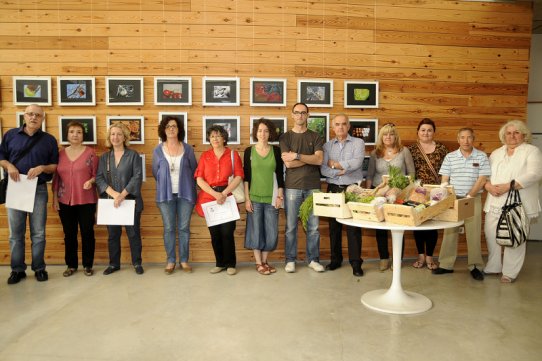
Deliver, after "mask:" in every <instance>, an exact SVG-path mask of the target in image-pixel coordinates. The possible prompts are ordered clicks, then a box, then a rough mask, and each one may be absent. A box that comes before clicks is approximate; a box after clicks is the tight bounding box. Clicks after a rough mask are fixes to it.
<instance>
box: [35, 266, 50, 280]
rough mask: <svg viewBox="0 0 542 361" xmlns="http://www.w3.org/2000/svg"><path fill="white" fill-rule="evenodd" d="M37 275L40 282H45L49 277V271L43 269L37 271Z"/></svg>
mask: <svg viewBox="0 0 542 361" xmlns="http://www.w3.org/2000/svg"><path fill="white" fill-rule="evenodd" d="M35 276H36V279H37V280H38V282H45V281H47V280H48V279H49V275H48V274H47V271H46V270H44V269H42V270H41V271H36V273H35Z"/></svg>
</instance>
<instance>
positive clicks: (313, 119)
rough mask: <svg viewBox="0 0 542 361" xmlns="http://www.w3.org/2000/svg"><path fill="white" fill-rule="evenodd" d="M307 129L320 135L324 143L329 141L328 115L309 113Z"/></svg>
mask: <svg viewBox="0 0 542 361" xmlns="http://www.w3.org/2000/svg"><path fill="white" fill-rule="evenodd" d="M307 128H309V129H310V130H312V131H315V132H316V133H318V134H320V136H321V137H322V139H324V142H327V141H328V140H329V113H309V118H308V119H307Z"/></svg>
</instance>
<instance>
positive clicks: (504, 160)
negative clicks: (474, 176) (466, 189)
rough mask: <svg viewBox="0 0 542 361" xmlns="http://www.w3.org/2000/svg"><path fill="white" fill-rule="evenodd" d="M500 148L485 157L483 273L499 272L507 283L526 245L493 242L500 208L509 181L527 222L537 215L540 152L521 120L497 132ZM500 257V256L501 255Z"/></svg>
mask: <svg viewBox="0 0 542 361" xmlns="http://www.w3.org/2000/svg"><path fill="white" fill-rule="evenodd" d="M499 139H500V140H501V143H502V144H503V146H502V147H500V148H497V149H495V150H494V151H493V152H492V153H491V156H490V157H489V163H490V165H491V177H490V179H489V181H487V182H486V184H485V189H486V190H487V191H488V195H487V198H486V203H485V205H484V212H485V213H486V217H485V224H484V232H485V236H486V243H487V249H488V253H489V254H488V259H487V265H486V267H485V269H484V273H486V274H500V273H502V277H501V282H502V283H511V282H514V281H515V279H516V278H517V276H518V274H519V271H521V268H522V267H523V262H524V261H525V251H526V248H527V244H526V243H523V244H521V245H519V246H518V247H515V248H512V247H504V254H502V247H501V246H500V245H498V244H497V241H496V229H497V223H498V221H499V217H500V215H501V211H502V206H503V205H504V203H505V202H506V198H507V196H508V192H510V186H511V184H510V183H511V181H512V180H514V189H517V190H519V194H520V197H521V201H522V203H523V207H524V208H525V212H526V213H527V217H528V220H527V221H528V222H529V221H532V220H533V218H536V217H538V215H539V214H540V210H541V209H540V201H539V194H538V193H539V190H538V184H539V182H540V179H542V153H541V152H540V149H538V148H537V147H536V146H534V145H532V144H529V143H530V142H531V131H530V130H529V129H528V128H527V126H526V125H525V123H524V122H522V121H521V120H511V121H509V122H507V123H506V124H504V125H503V126H502V127H501V129H500V130H499ZM501 254H502V256H501Z"/></svg>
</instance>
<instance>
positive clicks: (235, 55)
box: [0, 0, 532, 264]
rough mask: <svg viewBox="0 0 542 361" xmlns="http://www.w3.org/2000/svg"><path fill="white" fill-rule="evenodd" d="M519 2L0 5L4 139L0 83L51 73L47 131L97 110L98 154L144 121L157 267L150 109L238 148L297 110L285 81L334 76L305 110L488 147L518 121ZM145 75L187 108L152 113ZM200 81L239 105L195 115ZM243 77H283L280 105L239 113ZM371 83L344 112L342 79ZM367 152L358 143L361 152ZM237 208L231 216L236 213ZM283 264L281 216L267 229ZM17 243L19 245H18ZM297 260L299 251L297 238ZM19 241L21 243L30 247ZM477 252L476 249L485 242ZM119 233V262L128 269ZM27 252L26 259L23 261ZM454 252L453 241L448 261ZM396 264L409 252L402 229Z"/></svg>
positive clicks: (245, 256)
mask: <svg viewBox="0 0 542 361" xmlns="http://www.w3.org/2000/svg"><path fill="white" fill-rule="evenodd" d="M531 7H532V4H531V2H530V1H516V2H514V3H489V2H466V1H442V0H426V1H423V2H420V1H404V2H398V1H394V0H378V1H377V0H358V1H355V0H348V1H347V0H326V1H287V0H281V1H277V0H254V1H253V0H201V1H200V0H198V1H190V0H150V1H136V0H123V1H120V0H119V1H116V0H81V1H77V2H59V1H58V0H31V1H22V2H21V1H3V2H2V3H1V4H0V49H1V51H0V87H1V94H0V101H1V107H0V118H1V122H2V130H3V131H4V132H5V131H7V130H8V129H10V128H12V127H14V126H15V114H16V112H17V111H22V110H23V109H24V108H23V107H16V106H14V105H13V101H12V99H13V92H12V76H28V75H32V76H38V75H41V76H51V77H52V85H53V105H52V106H51V107H46V113H47V118H46V126H47V130H48V131H49V132H50V133H52V134H53V135H55V136H58V116H60V115H95V116H96V117H97V133H98V139H99V140H98V142H99V145H98V146H97V150H98V153H102V152H103V151H104V147H103V141H104V136H105V133H106V125H105V123H106V116H108V115H143V116H144V117H145V144H144V145H134V146H133V148H134V149H136V150H137V151H139V152H141V153H145V154H146V155H147V157H146V159H147V165H146V171H147V182H146V183H144V190H143V193H144V198H145V211H144V213H143V219H142V224H143V226H142V236H143V245H144V247H143V252H144V255H143V259H144V261H145V262H163V261H164V260H165V252H164V250H163V240H162V221H161V217H160V214H159V212H158V209H157V208H156V205H155V204H154V187H155V183H154V180H153V179H152V176H151V169H150V162H151V157H152V151H153V148H154V147H155V146H156V145H157V139H158V136H157V119H158V112H160V111H186V112H188V125H189V129H188V140H189V143H190V144H192V145H193V146H194V147H195V149H196V152H197V156H198V157H199V155H200V154H201V152H202V151H204V150H205V149H207V147H208V146H206V145H203V144H202V126H201V124H202V117H203V116H204V115H240V116H241V145H238V146H235V145H234V146H232V147H233V148H235V149H237V150H239V151H241V152H242V151H243V150H244V149H245V148H246V147H247V146H248V145H249V140H250V139H249V132H250V130H249V125H248V124H249V119H250V116H263V115H270V116H288V123H289V127H290V126H291V119H290V117H289V114H290V107H291V105H292V104H293V103H294V102H295V101H296V97H297V80H298V79H303V78H325V79H333V81H334V88H335V91H334V107H333V108H314V109H312V110H313V111H314V112H325V113H328V112H329V113H331V114H335V113H340V112H345V113H347V114H349V115H350V116H355V117H362V118H378V119H379V121H380V122H381V124H383V123H385V122H389V121H391V122H394V123H395V124H397V126H398V128H399V131H400V133H401V137H402V138H403V140H404V141H405V143H407V144H408V143H411V142H413V141H414V140H415V139H416V125H417V123H418V122H419V120H420V119H421V118H423V117H430V118H433V119H434V120H435V121H436V123H437V128H438V129H437V133H436V138H437V139H438V140H441V141H444V142H445V143H446V144H447V145H449V146H450V148H451V149H453V148H455V135H456V132H457V130H458V129H459V128H460V127H463V126H470V127H473V128H474V129H475V130H476V131H477V134H476V135H477V137H476V147H478V148H480V149H482V150H484V151H486V152H488V153H489V152H491V151H492V150H494V149H495V148H497V147H498V146H499V145H500V143H499V141H498V137H497V130H498V128H499V126H500V125H501V124H502V123H503V122H505V121H506V120H508V119H511V118H517V119H525V116H526V103H527V85H528V72H529V48H530V41H531V23H532V9H531ZM74 75H81V76H88V75H90V76H95V77H96V96H97V105H96V106H95V107H60V106H59V105H58V99H57V96H56V78H57V77H58V76H74ZM119 75H120V76H143V77H144V81H145V89H144V97H145V105H143V106H138V107H129V106H128V107H112V106H109V107H108V106H106V104H105V77H106V76H119ZM154 76H192V91H193V94H192V95H193V105H192V106H190V107H178V106H155V105H154V103H153V91H154V89H153V78H154ZM203 76H238V77H240V79H241V97H240V99H241V106H239V107H204V106H202V102H201V96H202V79H201V78H202V77H203ZM251 77H276V78H286V79H287V81H288V83H287V100H288V101H287V104H288V106H287V107H265V108H260V107H250V106H249V80H250V78H251ZM347 79H353V80H354V79H360V80H378V81H379V82H380V107H379V108H378V109H344V108H343V81H344V80H347ZM367 150H369V148H368V149H367ZM241 208H243V207H241ZM245 217H246V216H245V213H244V209H241V218H242V219H241V221H238V222H237V229H236V232H235V235H236V242H237V250H238V251H237V253H238V259H239V260H240V261H248V260H250V259H251V257H252V256H251V252H250V251H247V250H244V249H243V239H244V220H245ZM47 225H48V226H47V248H46V257H47V261H48V262H49V263H58V264H62V263H64V245H63V232H62V227H61V224H60V221H59V219H58V215H57V214H55V212H53V211H52V209H50V210H49V216H48V223H47ZM279 228H280V229H279V249H278V250H277V251H276V252H274V253H273V259H274V260H281V259H283V256H284V216H283V214H282V212H281V217H280V225H279ZM320 229H321V235H322V237H321V253H322V258H323V259H326V258H328V257H329V238H328V229H327V222H326V220H325V219H322V220H321V228H320ZM96 235H97V251H96V261H97V262H99V263H106V262H107V259H108V256H107V245H106V243H107V231H106V229H105V227H103V226H97V227H96ZM27 237H28V236H27ZM8 238H9V230H8V223H7V217H6V210H5V208H4V207H0V264H9V240H8ZM300 240H301V241H300V244H299V251H300V256H301V258H303V257H304V254H305V236H304V234H303V232H302V231H300ZM28 244H29V242H28ZM484 246H485V245H484ZM127 247H128V245H127V240H126V239H125V238H123V261H124V262H128V259H129V251H128V249H127ZM29 248H30V247H28V248H27V259H29ZM190 252H191V255H190V258H191V260H192V261H195V262H204V261H205V262H208V261H213V259H214V257H213V253H212V249H211V245H210V240H209V234H208V230H207V228H206V226H205V222H204V221H203V220H202V219H201V218H199V217H197V216H196V215H193V217H192V238H191V248H190ZM465 252H466V245H465V242H464V239H462V241H461V245H460V253H461V254H465ZM405 254H406V255H407V256H412V255H415V254H416V250H415V247H414V242H413V238H412V235H411V234H408V233H407V236H406V250H405ZM363 257H364V258H376V257H377V252H376V244H375V239H374V231H371V230H364V232H363Z"/></svg>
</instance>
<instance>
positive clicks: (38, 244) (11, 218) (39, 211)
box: [8, 184, 48, 272]
mask: <svg viewBox="0 0 542 361" xmlns="http://www.w3.org/2000/svg"><path fill="white" fill-rule="evenodd" d="M47 201H48V193H47V184H38V187H37V189H36V198H35V200H34V210H33V212H32V213H28V212H24V211H19V210H16V209H11V208H8V222H9V246H10V249H11V269H12V271H15V272H22V271H24V270H26V263H25V262H24V252H25V251H24V248H25V238H26V217H27V216H28V218H29V222H30V240H31V245H32V270H33V271H34V272H37V271H41V270H44V269H45V259H44V255H45V221H46V220H47Z"/></svg>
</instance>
